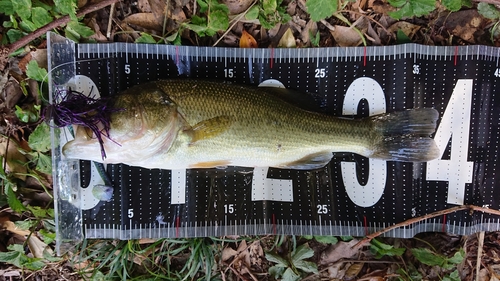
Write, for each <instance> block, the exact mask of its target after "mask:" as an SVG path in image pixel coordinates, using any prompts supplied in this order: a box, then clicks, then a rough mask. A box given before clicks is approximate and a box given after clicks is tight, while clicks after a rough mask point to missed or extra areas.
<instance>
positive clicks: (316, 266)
mask: <svg viewBox="0 0 500 281" xmlns="http://www.w3.org/2000/svg"><path fill="white" fill-rule="evenodd" d="M499 5H500V1H498V0H475V1H472V0H388V1H382V0H360V1H349V0H307V1H306V0H221V1H219V0H122V1H119V0H103V1H99V0H79V1H76V0H0V21H1V22H2V25H1V27H0V42H1V46H0V114H1V116H2V118H1V119H0V124H1V125H0V136H1V137H0V162H1V166H0V178H1V179H2V188H1V192H0V281H3V280H82V279H83V280H115V279H116V280H119V279H122V280H156V279H158V280H163V279H164V280H287V281H288V280H443V281H444V280H499V279H500V243H499V241H500V234H499V233H497V232H492V233H484V232H481V233H477V234H474V235H471V236H468V237H460V236H454V235H448V234H446V233H421V234H419V235H417V236H416V237H414V238H412V239H391V238H384V239H383V238H374V239H372V240H371V241H369V242H368V243H361V244H359V242H360V240H361V238H355V237H328V236H315V237H312V236H302V237H295V236H264V237H255V236H235V237H207V238H194V239H160V240H155V241H151V240H147V239H144V240H131V241H115V240H85V241H83V242H82V243H79V244H78V245H77V246H76V247H75V248H73V249H72V250H70V251H68V252H66V253H64V255H63V256H61V257H57V256H56V255H55V254H54V252H53V249H54V239H55V225H54V210H53V196H52V177H51V171H52V167H51V158H50V153H51V151H50V147H51V146H50V138H49V127H48V126H47V125H46V123H45V122H43V121H44V120H43V119H44V118H43V115H42V112H43V108H44V107H45V106H46V105H47V96H48V93H47V88H46V83H45V84H44V83H43V82H45V81H46V79H47V51H46V40H45V32H47V31H49V30H53V31H54V32H57V33H59V34H62V35H64V36H66V37H68V38H70V39H71V40H74V41H76V42H117V41H119V42H137V43H151V44H182V45H196V46H230V47H240V48H249V47H253V48H268V47H282V48H309V47H331V46H343V47H349V46H359V45H365V46H368V45H374V46H381V45H394V44H401V43H407V42H414V43H421V44H426V45H470V44H484V45H490V46H498V45H499V44H500V40H499V38H500V36H499V35H500V31H499V28H498V25H499V23H500V11H499V9H498V6H499ZM451 211H453V210H450V212H451ZM483 211H484V210H483ZM410 223H411V222H408V224H410Z"/></svg>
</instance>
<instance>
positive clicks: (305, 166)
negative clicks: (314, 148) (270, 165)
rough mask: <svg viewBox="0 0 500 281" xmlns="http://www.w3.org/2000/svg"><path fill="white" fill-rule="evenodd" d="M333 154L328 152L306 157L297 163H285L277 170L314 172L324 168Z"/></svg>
mask: <svg viewBox="0 0 500 281" xmlns="http://www.w3.org/2000/svg"><path fill="white" fill-rule="evenodd" d="M332 157H333V154H332V153H331V152H330V151H324V152H318V153H314V154H310V155H307V156H306V157H303V158H301V159H299V160H297V161H293V162H290V163H285V164H283V165H281V166H279V167H278V168H283V169H295V170H315V169H320V168H323V167H324V166H326V165H327V164H328V163H329V162H330V160H332Z"/></svg>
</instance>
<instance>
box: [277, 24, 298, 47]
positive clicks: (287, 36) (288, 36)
mask: <svg viewBox="0 0 500 281" xmlns="http://www.w3.org/2000/svg"><path fill="white" fill-rule="evenodd" d="M295 47H297V43H296V42H295V36H293V32H292V30H291V29H290V28H288V29H287V30H286V31H285V33H284V34H283V36H281V39H280V41H279V42H278V48H295Z"/></svg>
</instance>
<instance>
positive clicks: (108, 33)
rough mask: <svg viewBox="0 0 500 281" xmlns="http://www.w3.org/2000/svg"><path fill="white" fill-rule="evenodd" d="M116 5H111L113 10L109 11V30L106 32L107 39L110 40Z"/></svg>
mask: <svg viewBox="0 0 500 281" xmlns="http://www.w3.org/2000/svg"><path fill="white" fill-rule="evenodd" d="M115 5H116V3H113V4H111V8H110V9H109V19H108V30H107V32H106V37H107V38H108V40H109V39H110V37H111V26H112V23H113V17H114V15H115Z"/></svg>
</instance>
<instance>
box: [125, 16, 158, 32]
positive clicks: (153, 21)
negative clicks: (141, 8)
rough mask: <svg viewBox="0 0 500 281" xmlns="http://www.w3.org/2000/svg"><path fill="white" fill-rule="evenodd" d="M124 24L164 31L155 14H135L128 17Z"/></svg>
mask: <svg viewBox="0 0 500 281" xmlns="http://www.w3.org/2000/svg"><path fill="white" fill-rule="evenodd" d="M123 22H125V23H128V24H132V25H136V26H140V27H142V28H145V29H148V30H156V31H162V29H163V27H162V25H161V24H160V23H159V22H158V21H157V18H156V17H155V15H154V14H153V13H135V14H131V15H130V16H128V17H126V18H125V19H124V20H123Z"/></svg>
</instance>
